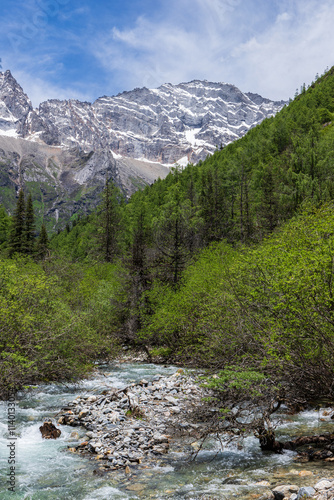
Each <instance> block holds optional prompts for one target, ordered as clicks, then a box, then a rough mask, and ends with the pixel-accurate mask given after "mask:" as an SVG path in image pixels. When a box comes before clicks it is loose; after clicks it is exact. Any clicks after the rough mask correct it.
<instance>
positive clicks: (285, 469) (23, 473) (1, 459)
mask: <svg viewBox="0 0 334 500" xmlns="http://www.w3.org/2000/svg"><path fill="white" fill-rule="evenodd" d="M175 371H176V368H175V367H161V366H156V365H152V364H122V365H109V366H106V365H105V366H102V367H100V370H99V373H98V374H97V375H95V376H94V377H93V378H91V379H89V380H85V381H83V382H82V383H81V384H80V385H66V386H65V385H60V384H59V385H58V384H48V385H40V386H38V387H36V388H35V389H33V390H30V391H29V392H27V393H23V394H21V395H19V398H18V401H17V403H16V413H15V419H16V421H15V425H16V429H15V437H16V438H17V439H16V440H15V450H14V451H15V455H16V456H15V460H16V463H15V481H16V484H15V492H11V491H8V489H7V488H8V486H9V485H8V484H7V480H8V477H9V476H8V474H9V472H10V469H9V467H10V466H9V464H8V457H9V451H10V448H9V447H8V444H10V442H11V440H12V438H11V436H10V435H9V433H8V426H7V404H6V403H1V404H0V429H1V433H0V477H1V485H0V498H1V499H3V500H6V499H10V500H14V499H31V500H44V499H52V500H53V499H54V500H56V499H57V500H71V499H73V500H74V499H75V500H95V499H102V500H103V499H137V498H141V499H146V498H155V499H165V498H170V499H174V500H181V499H188V500H191V499H194V500H195V499H198V500H199V499H203V500H209V499H210V500H213V499H232V498H238V499H246V498H255V497H256V494H261V493H264V491H265V490H266V489H268V488H266V487H265V486H261V485H258V484H257V483H259V482H260V481H263V480H266V481H268V480H269V481H270V482H271V483H272V484H277V483H279V482H280V483H281V484H282V483H291V482H293V483H294V484H300V485H304V484H307V483H308V482H316V477H315V476H317V477H319V476H321V477H325V476H328V475H330V473H331V471H332V468H333V465H331V464H327V465H325V466H324V464H297V463H294V461H293V457H294V453H292V452H287V453H284V454H282V455H273V454H264V453H262V452H261V451H260V449H259V446H258V442H257V440H255V439H254V438H247V439H246V440H245V441H244V443H243V448H242V449H239V447H238V446H237V445H236V444H234V445H229V446H226V447H224V450H223V451H221V450H220V447H219V444H218V443H217V442H216V441H214V440H212V441H210V442H208V443H207V444H206V446H205V448H204V449H203V450H202V451H201V452H200V453H199V455H198V458H197V460H196V462H190V461H189V460H188V459H187V456H186V455H184V454H181V453H179V452H177V450H175V451H174V452H172V453H171V454H169V455H168V457H167V459H166V458H164V459H163V460H159V459H158V460H157V463H156V465H155V466H154V467H150V468H146V469H145V468H142V469H138V470H133V475H132V477H131V478H129V477H127V475H126V474H125V472H124V471H117V472H108V473H105V474H102V473H101V471H100V470H99V464H98V463H97V462H96V461H95V460H94V459H93V460H90V459H88V458H85V457H82V456H79V455H76V454H73V453H70V452H69V451H68V447H69V446H71V443H72V442H76V441H77V436H75V433H76V432H78V433H79V436H80V437H81V436H82V435H84V430H83V429H80V428H77V427H76V428H75V429H73V427H67V426H60V429H61V432H62V434H61V437H60V438H59V439H57V440H43V439H42V437H41V434H40V431H39V427H40V425H41V424H42V423H43V421H44V420H45V418H47V417H51V418H54V417H55V415H56V414H57V412H58V411H59V410H60V408H61V407H62V406H64V405H65V404H66V403H67V402H69V401H72V400H73V399H74V398H75V397H77V396H78V395H82V394H85V393H100V392H101V391H102V390H103V389H107V388H110V387H117V388H123V387H125V386H126V385H128V384H129V382H136V381H139V380H141V379H142V378H145V379H147V380H149V379H151V378H152V377H153V376H154V375H156V374H158V373H159V374H161V375H168V374H172V373H174V372H175ZM319 417H320V415H319V413H318V412H316V411H309V412H304V413H302V414H301V415H299V416H298V417H285V418H284V421H283V423H282V424H281V426H280V428H279V432H280V434H281V436H282V437H286V438H287V437H288V436H290V435H296V434H297V435H302V434H303V433H308V434H309V433H319V432H320V431H322V430H328V426H330V425H331V426H332V425H333V424H332V423H331V424H330V423H328V422H327V423H326V422H321V421H320V418H319ZM73 433H74V435H73ZM71 434H72V436H71ZM13 442H14V441H13ZM301 471H304V473H305V471H307V472H306V473H309V474H310V473H312V474H313V475H312V476H311V475H309V476H303V477H300V475H299V474H300V472H301ZM304 473H303V474H304ZM133 490H134V491H133ZM250 495H253V496H252V497H251V496H250ZM254 495H255V496H254Z"/></svg>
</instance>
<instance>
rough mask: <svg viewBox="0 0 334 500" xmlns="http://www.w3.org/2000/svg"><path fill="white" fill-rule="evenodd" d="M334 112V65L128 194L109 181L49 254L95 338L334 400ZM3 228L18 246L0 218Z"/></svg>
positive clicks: (49, 265) (48, 266)
mask: <svg viewBox="0 0 334 500" xmlns="http://www.w3.org/2000/svg"><path fill="white" fill-rule="evenodd" d="M333 113H334V69H331V70H330V71H329V72H327V73H326V74H325V75H323V76H322V77H321V78H320V79H319V80H318V81H317V82H316V83H315V84H312V86H311V87H310V88H308V89H307V90H306V89H303V91H302V93H301V94H300V95H298V96H296V97H295V99H294V100H293V101H292V102H291V103H290V104H289V106H287V107H285V108H283V110H282V111H281V112H280V113H279V114H278V115H277V116H276V117H275V118H270V119H267V120H265V121H264V122H262V123H261V124H260V125H259V126H258V127H256V128H254V129H252V130H251V131H250V132H249V133H248V134H247V135H246V136H245V137H243V138H242V139H240V140H238V141H236V142H235V143H233V144H230V145H229V146H227V147H226V148H224V149H222V150H219V151H216V152H215V153H214V154H213V155H212V156H210V157H208V158H207V159H206V160H205V161H204V162H200V163H198V164H197V165H189V166H188V167H186V168H185V169H183V170H182V169H181V168H175V169H174V170H173V172H171V173H170V174H169V175H168V176H167V178H166V179H165V180H157V181H156V182H155V183H154V184H153V185H151V186H147V187H146V188H145V189H144V190H142V191H138V192H136V193H135V194H134V195H133V196H132V197H131V199H130V200H129V202H127V203H126V202H125V201H124V198H123V197H122V195H121V193H120V192H119V191H118V190H117V188H115V187H114V186H113V185H112V184H110V183H107V184H106V187H105V190H104V195H103V200H102V203H101V205H100V207H99V208H98V210H97V211H96V212H94V213H93V214H92V215H91V216H89V217H85V218H84V219H82V220H78V221H75V224H72V223H69V224H68V226H67V228H66V230H65V231H63V232H61V233H59V234H58V235H55V236H54V237H53V238H52V240H51V247H52V249H53V252H52V253H51V255H50V257H48V258H47V260H46V261H45V260H44V261H43V262H44V264H43V266H44V272H45V273H47V276H55V275H58V274H59V273H60V274H61V275H62V276H63V278H62V280H63V281H61V283H60V287H62V286H65V288H66V290H68V293H67V294H66V295H65V296H64V299H66V301H67V300H69V303H70V306H71V307H73V310H74V311H76V313H80V311H85V314H88V317H91V318H93V319H92V320H91V321H92V322H91V323H89V325H90V327H91V328H92V331H93V337H92V338H94V342H95V341H98V339H99V338H100V339H101V341H102V338H103V339H104V340H107V342H109V343H112V344H114V343H115V342H128V343H130V344H131V345H134V346H141V347H144V348H146V349H147V350H148V351H151V352H152V353H153V354H154V353H155V354H157V353H159V354H160V355H164V356H165V357H166V358H169V359H179V360H182V362H190V363H196V364H203V365H207V366H211V367H215V368H216V369H217V368H224V367H225V366H226V365H228V364H231V363H233V364H234V366H236V367H237V370H240V369H243V368H245V367H248V368H251V369H252V370H257V371H258V372H261V373H262V374H263V373H265V374H267V375H268V376H270V377H272V378H273V379H274V380H275V381H276V382H277V383H279V384H280V383H282V384H285V390H286V391H287V393H289V394H290V395H296V393H297V392H298V391H300V394H302V395H303V397H304V396H305V398H306V397H311V396H312V397H316V396H319V395H324V394H326V395H329V394H330V393H331V391H332V389H331V386H329V385H328V384H326V383H325V380H327V379H328V377H332V374H333V366H332V361H331V359H333V352H332V340H333V332H332V325H333V321H334V318H332V305H331V301H332V298H331V294H332V288H331V287H332V285H331V283H332V259H333V257H332V229H331V228H332V227H333V224H334V220H333V217H332V204H331V200H332V199H333V194H334V192H333V189H334V184H333V174H334V157H333V156H334V128H333V125H332V118H333ZM326 203H327V204H326ZM324 204H325V205H324ZM1 221H2V222H1ZM289 221H290V222H289ZM0 223H1V224H2V225H1V224H0V227H3V228H5V229H3V230H1V231H2V232H0V235H2V236H1V238H2V241H3V243H2V245H3V248H4V251H6V244H7V243H8V238H7V239H6V236H3V235H4V234H5V235H6V234H10V229H8V220H7V218H6V216H5V214H2V215H1V212H0ZM6 227H7V229H6ZM6 231H7V233H6ZM272 233H273V235H272V236H270V235H271V234H272ZM6 242H7V243H6ZM7 246H8V245H7ZM59 257H60V259H61V260H62V262H63V263H62V264H61V265H60V264H59V261H58V260H57V259H58V258H59ZM71 261H72V262H73V261H75V262H76V263H75V264H73V263H71ZM6 262H7V261H6ZM6 265H8V264H6ZM73 266H74V268H75V269H77V270H78V269H79V270H80V272H79V271H76V272H77V273H79V274H75V276H77V277H76V279H75V280H72V277H71V273H72V272H73V269H74V268H73ZM67 269H68V271H67ZM105 273H106V275H105ZM64 275H65V277H64ZM90 278H91V279H92V283H93V286H92V287H90V286H89V284H88V283H89V279H90ZM70 283H75V284H76V286H77V287H78V290H79V291H80V293H78V298H77V300H75V301H74V302H73V300H72V296H71V293H73V290H74V288H73V286H74V285H72V284H71V285H70ZM83 291H84V294H83V295H82V293H83ZM99 297H101V304H102V305H101V307H102V310H101V311H100V309H99V308H97V311H98V312H97V313H96V314H93V315H92V316H90V314H91V313H92V307H93V305H94V304H97V303H99V300H100V299H99ZM99 311H100V313H99ZM101 332H102V335H101ZM13 335H14V333H13ZM6 342H7V340H6ZM6 342H5V344H6ZM94 342H93V343H94ZM8 349H9V347H8V344H6V348H5V352H6V353H8V352H14V353H15V352H16V351H15V346H14V344H11V347H10V349H12V350H10V349H9V351H8ZM93 351H94V352H96V350H94V349H92V352H93ZM6 356H7V358H6V359H8V354H6ZM11 359H12V360H13V359H14V358H13V356H12V358H11ZM19 362H20V360H19V359H16V360H15V359H14V361H13V363H14V364H15V363H19ZM291 374H293V375H294V378H293V380H294V381H295V383H294V384H293V383H290V382H291V380H292V379H291V376H290V375H291ZM286 375H288V379H287V377H286ZM303 388H306V389H307V391H304V389H303ZM302 389H303V390H302ZM306 393H307V394H308V396H307V394H306Z"/></svg>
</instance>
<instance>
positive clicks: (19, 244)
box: [9, 189, 25, 256]
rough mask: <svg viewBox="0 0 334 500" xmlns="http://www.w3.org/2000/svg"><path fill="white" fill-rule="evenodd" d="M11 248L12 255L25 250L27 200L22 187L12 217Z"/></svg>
mask: <svg viewBox="0 0 334 500" xmlns="http://www.w3.org/2000/svg"><path fill="white" fill-rule="evenodd" d="M9 248H10V250H9V253H10V255H11V256H12V255H14V254H15V253H20V252H24V250H25V202H24V193H23V190H22V189H20V192H19V197H18V200H17V204H16V208H15V211H14V215H13V219H12V228H11V233H10V239H9Z"/></svg>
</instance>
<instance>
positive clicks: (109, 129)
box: [0, 70, 284, 165]
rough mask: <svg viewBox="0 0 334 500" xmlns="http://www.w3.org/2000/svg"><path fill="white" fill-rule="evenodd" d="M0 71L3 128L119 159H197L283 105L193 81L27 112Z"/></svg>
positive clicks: (16, 88) (45, 105)
mask: <svg viewBox="0 0 334 500" xmlns="http://www.w3.org/2000/svg"><path fill="white" fill-rule="evenodd" d="M1 75H2V80H0V102H1V101H2V110H0V119H2V120H1V122H0V129H2V130H3V131H5V133H10V134H12V133H13V130H14V131H15V133H17V134H18V136H20V137H25V138H29V139H31V140H38V141H44V142H45V143H46V144H48V145H60V146H63V147H65V148H66V147H67V148H72V147H80V148H82V149H83V150H85V151H91V150H101V149H104V148H108V150H111V151H113V152H114V153H115V154H116V155H121V156H122V157H130V158H136V159H145V160H149V161H155V162H159V163H163V164H168V165H172V164H174V163H181V164H185V163H188V162H193V163H195V162H197V161H198V160H201V159H204V158H205V157H206V156H207V155H208V154H211V153H213V152H214V151H215V149H216V145H217V144H223V145H226V144H228V143H229V142H232V141H234V140H235V139H237V138H239V137H241V136H242V135H244V134H245V133H246V132H247V131H248V130H249V129H250V128H251V127H253V126H254V125H257V124H258V123H260V122H261V121H262V120H263V119H264V118H266V117H268V116H272V115H274V114H275V113H276V112H277V111H278V110H279V109H280V107H282V105H283V104H284V103H283V104H279V103H274V102H272V101H270V100H269V99H265V98H262V97H261V96H259V95H257V94H251V93H248V94H244V93H243V92H241V90H239V89H238V88H237V87H235V86H234V85H231V84H227V83H215V82H209V81H208V80H192V81H191V82H185V83H180V84H178V85H173V84H171V83H165V84H164V85H161V86H160V87H159V88H158V89H147V88H146V87H143V88H136V89H134V90H130V91H125V92H123V93H121V94H118V95H117V96H112V97H108V96H104V97H100V98H99V99H97V100H96V101H95V102H94V103H93V104H91V103H88V102H81V101H78V100H76V99H69V100H63V101H61V100H58V99H49V100H48V101H46V102H43V103H41V104H40V106H39V109H38V110H33V109H32V106H31V103H30V101H29V99H28V97H27V96H26V95H25V94H24V92H23V90H22V88H21V87H20V85H19V84H18V83H17V82H16V80H15V78H14V77H13V76H12V74H11V72H10V71H9V70H7V71H6V72H5V73H4V74H1ZM8 130H9V132H8ZM6 131H7V132H6Z"/></svg>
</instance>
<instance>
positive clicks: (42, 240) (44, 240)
mask: <svg viewBox="0 0 334 500" xmlns="http://www.w3.org/2000/svg"><path fill="white" fill-rule="evenodd" d="M48 248H49V238H48V233H47V231H46V227H45V224H42V227H41V232H40V233H39V237H38V240H37V245H36V254H37V257H38V258H39V259H44V258H45V256H46V254H47V252H48Z"/></svg>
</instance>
